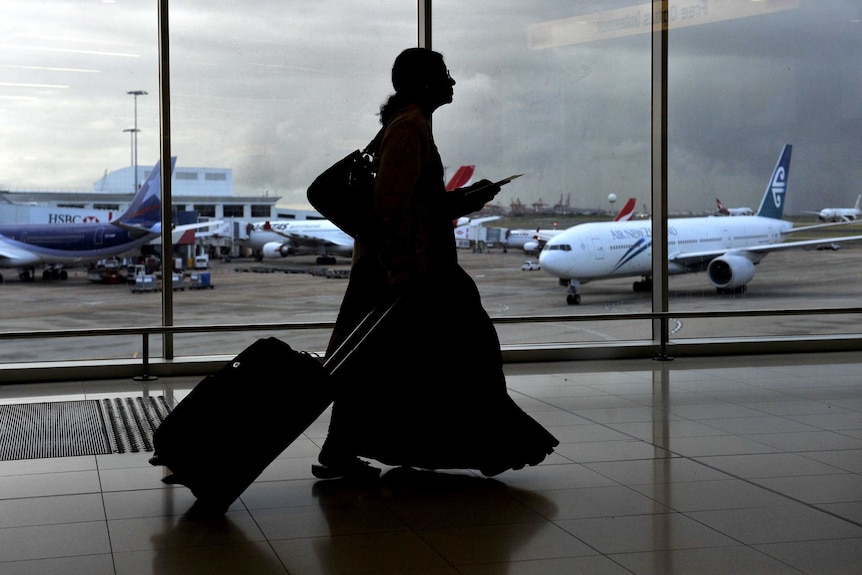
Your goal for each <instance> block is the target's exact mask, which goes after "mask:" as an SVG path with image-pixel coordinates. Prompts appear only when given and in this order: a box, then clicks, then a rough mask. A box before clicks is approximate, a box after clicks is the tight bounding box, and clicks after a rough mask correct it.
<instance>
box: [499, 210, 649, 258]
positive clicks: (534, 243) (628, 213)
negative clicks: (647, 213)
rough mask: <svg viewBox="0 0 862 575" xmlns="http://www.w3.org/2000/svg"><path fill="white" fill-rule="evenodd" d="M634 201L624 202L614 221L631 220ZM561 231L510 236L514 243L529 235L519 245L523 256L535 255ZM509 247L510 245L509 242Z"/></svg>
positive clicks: (517, 231) (515, 232)
mask: <svg viewBox="0 0 862 575" xmlns="http://www.w3.org/2000/svg"><path fill="white" fill-rule="evenodd" d="M636 201H637V200H635V199H634V198H629V199H628V201H626V203H625V205H623V207H622V209H621V210H620V211H619V213H618V214H617V215H616V217H614V221H615V222H625V221H628V220H630V219H632V216H634V213H635V203H636ZM563 231H565V230H557V229H552V230H541V229H538V228H536V231H530V230H512V234H513V235H515V237H516V241H517V239H518V238H520V237H522V236H523V234H524V233H527V234H529V239H525V240H524V241H523V242H522V243H521V247H522V249H523V250H524V253H525V254H537V253H539V252H541V251H542V248H543V247H544V246H545V244H546V243H547V242H548V240H549V239H551V238H552V237H554V236H555V235H557V234H559V233H561V232H563ZM509 245H512V244H511V242H510V244H509Z"/></svg>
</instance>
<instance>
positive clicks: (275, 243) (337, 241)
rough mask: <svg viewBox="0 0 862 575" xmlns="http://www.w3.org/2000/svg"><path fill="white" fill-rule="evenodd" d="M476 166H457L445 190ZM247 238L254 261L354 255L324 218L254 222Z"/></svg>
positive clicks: (346, 238) (322, 260) (461, 221)
mask: <svg viewBox="0 0 862 575" xmlns="http://www.w3.org/2000/svg"><path fill="white" fill-rule="evenodd" d="M475 168H476V166H470V165H466V166H460V167H459V168H458V170H456V171H455V174H454V175H453V176H452V178H451V179H450V180H449V182H448V183H447V184H446V190H447V191H452V190H454V189H456V188H461V187H463V186H465V185H467V184H468V183H469V181H470V180H471V179H472V178H473V171H474V170H475ZM470 222H471V220H470V218H468V217H463V218H458V219H457V220H455V221H454V222H452V224H453V226H455V227H456V226H460V225H465V224H467V223H470ZM246 234H247V235H248V237H247V238H245V239H241V240H239V243H240V245H241V246H242V247H244V248H247V249H250V250H252V252H253V253H254V256H255V259H257V260H258V261H261V260H262V259H264V258H276V257H282V258H284V257H287V256H289V255H297V254H309V253H311V254H314V253H316V254H318V257H317V263H319V264H332V263H334V262H335V258H334V255H345V256H349V255H350V254H351V253H353V238H352V237H351V236H350V235H348V234H346V233H345V232H343V231H342V230H341V229H340V228H338V226H336V225H335V224H333V223H332V222H330V221H329V220H324V219H315V220H291V221H281V222H269V221H265V222H257V223H249V224H248V225H247V226H246Z"/></svg>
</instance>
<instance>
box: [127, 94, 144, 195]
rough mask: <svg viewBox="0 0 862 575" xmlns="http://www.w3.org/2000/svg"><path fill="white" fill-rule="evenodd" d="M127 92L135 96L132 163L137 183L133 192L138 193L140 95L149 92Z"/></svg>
mask: <svg viewBox="0 0 862 575" xmlns="http://www.w3.org/2000/svg"><path fill="white" fill-rule="evenodd" d="M126 94H130V95H132V96H134V97H135V127H134V129H133V130H132V137H133V138H134V141H135V143H134V145H133V146H132V156H133V160H132V163H133V165H134V168H133V169H134V170H135V185H134V188H133V189H132V193H137V192H138V132H140V130H138V96H146V95H147V92H146V90H130V91H128V92H126Z"/></svg>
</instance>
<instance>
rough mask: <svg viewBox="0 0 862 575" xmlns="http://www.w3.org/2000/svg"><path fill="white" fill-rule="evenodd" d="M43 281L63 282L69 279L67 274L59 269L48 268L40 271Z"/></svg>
mask: <svg viewBox="0 0 862 575" xmlns="http://www.w3.org/2000/svg"><path fill="white" fill-rule="evenodd" d="M42 279H43V280H65V279H69V272H67V271H66V270H64V269H63V268H60V267H48V268H45V269H44V270H42Z"/></svg>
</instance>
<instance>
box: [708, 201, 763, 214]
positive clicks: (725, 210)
mask: <svg viewBox="0 0 862 575" xmlns="http://www.w3.org/2000/svg"><path fill="white" fill-rule="evenodd" d="M715 205H716V207H717V208H718V213H719V214H721V215H724V216H753V215H754V210H752V209H751V208H727V207H725V206H724V204H722V203H721V200H719V199H718V198H715Z"/></svg>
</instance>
